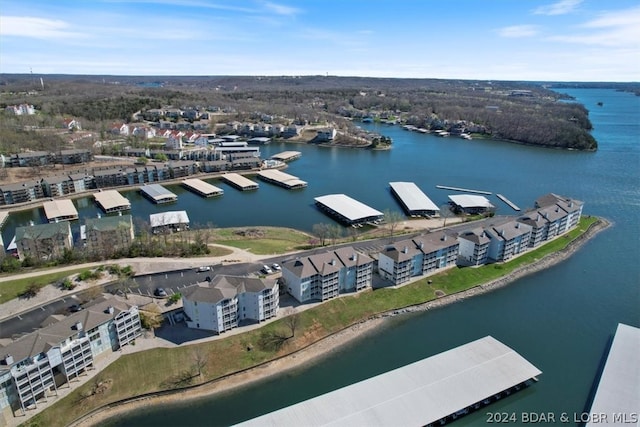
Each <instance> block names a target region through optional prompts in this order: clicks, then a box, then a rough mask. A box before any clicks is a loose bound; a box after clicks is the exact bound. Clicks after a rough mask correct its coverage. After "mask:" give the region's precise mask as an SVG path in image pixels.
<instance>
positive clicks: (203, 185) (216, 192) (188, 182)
mask: <svg viewBox="0 0 640 427" xmlns="http://www.w3.org/2000/svg"><path fill="white" fill-rule="evenodd" d="M182 186H183V187H185V188H186V189H188V190H190V191H193V192H194V193H196V194H198V195H200V196H202V197H212V196H221V195H222V194H224V190H223V189H222V188H218V187H216V186H215V185H211V184H209V183H208V182H204V181H202V180H201V179H185V180H184V181H182Z"/></svg>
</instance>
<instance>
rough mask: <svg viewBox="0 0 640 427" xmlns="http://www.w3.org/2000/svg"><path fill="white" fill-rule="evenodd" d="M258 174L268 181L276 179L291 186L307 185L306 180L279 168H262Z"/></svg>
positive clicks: (284, 184)
mask: <svg viewBox="0 0 640 427" xmlns="http://www.w3.org/2000/svg"><path fill="white" fill-rule="evenodd" d="M258 176H259V177H260V178H263V179H265V180H267V181H274V182H276V183H278V184H280V185H282V186H285V187H289V188H293V187H306V186H307V182H306V181H303V180H301V179H300V178H298V177H297V176H293V175H290V174H288V173H285V172H282V171H280V170H278V169H265V170H262V171H260V172H258Z"/></svg>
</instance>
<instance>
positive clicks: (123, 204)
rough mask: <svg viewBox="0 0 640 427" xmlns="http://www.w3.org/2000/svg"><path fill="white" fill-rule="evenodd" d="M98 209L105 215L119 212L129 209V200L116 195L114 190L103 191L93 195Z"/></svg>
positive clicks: (118, 194)
mask: <svg viewBox="0 0 640 427" xmlns="http://www.w3.org/2000/svg"><path fill="white" fill-rule="evenodd" d="M93 198H94V199H95V201H96V203H97V204H98V206H100V209H102V210H103V211H104V212H105V213H112V212H120V211H126V210H129V209H131V202H130V201H129V199H127V198H126V197H124V196H123V195H122V194H120V193H118V192H117V191H116V190H104V191H99V192H97V193H94V194H93Z"/></svg>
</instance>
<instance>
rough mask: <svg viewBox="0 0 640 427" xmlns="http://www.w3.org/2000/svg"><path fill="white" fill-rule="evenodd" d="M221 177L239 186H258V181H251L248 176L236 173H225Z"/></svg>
mask: <svg viewBox="0 0 640 427" xmlns="http://www.w3.org/2000/svg"><path fill="white" fill-rule="evenodd" d="M222 179H223V180H225V181H228V182H229V183H231V184H233V185H235V186H236V187H240V188H243V189H244V188H258V183H256V182H253V181H251V180H250V179H249V178H245V177H244V176H242V175H240V174H238V173H226V174H224V175H222Z"/></svg>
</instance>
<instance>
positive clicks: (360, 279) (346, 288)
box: [282, 247, 373, 302]
mask: <svg viewBox="0 0 640 427" xmlns="http://www.w3.org/2000/svg"><path fill="white" fill-rule="evenodd" d="M372 270H373V259H372V258H370V257H369V256H367V255H365V254H362V253H358V252H356V251H355V249H353V248H352V247H344V248H340V249H337V250H334V251H328V252H326V253H320V254H315V255H310V256H306V257H300V258H296V259H293V260H289V261H286V262H284V263H282V278H283V279H284V282H285V284H286V287H287V292H288V293H289V294H291V295H292V296H293V297H294V298H295V299H296V300H298V301H300V302H306V301H311V300H320V301H326V300H328V299H331V298H335V297H337V296H338V295H339V294H340V293H344V292H357V291H361V290H363V289H366V288H369V287H371V279H372V277H371V276H372Z"/></svg>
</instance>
